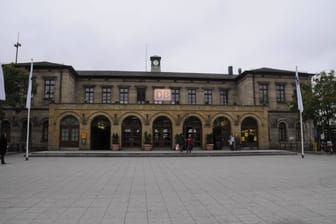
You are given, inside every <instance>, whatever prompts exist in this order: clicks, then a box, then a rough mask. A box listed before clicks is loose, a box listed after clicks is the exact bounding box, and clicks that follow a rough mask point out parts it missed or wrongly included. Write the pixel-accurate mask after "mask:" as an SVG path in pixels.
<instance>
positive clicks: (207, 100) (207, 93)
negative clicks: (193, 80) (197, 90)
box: [204, 89, 212, 104]
mask: <svg viewBox="0 0 336 224" xmlns="http://www.w3.org/2000/svg"><path fill="white" fill-rule="evenodd" d="M204 104H212V89H205V90H204Z"/></svg>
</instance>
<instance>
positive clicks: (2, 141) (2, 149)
mask: <svg viewBox="0 0 336 224" xmlns="http://www.w3.org/2000/svg"><path fill="white" fill-rule="evenodd" d="M6 152H7V137H6V134H5V133H4V134H2V136H1V138H0V155H1V164H6V163H5V154H6Z"/></svg>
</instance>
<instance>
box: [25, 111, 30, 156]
mask: <svg viewBox="0 0 336 224" xmlns="http://www.w3.org/2000/svg"><path fill="white" fill-rule="evenodd" d="M29 121H30V107H29V108H28V118H27V141H26V160H28V159H29V150H28V147H29V125H30V122H29Z"/></svg>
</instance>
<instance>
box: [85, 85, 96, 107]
mask: <svg viewBox="0 0 336 224" xmlns="http://www.w3.org/2000/svg"><path fill="white" fill-rule="evenodd" d="M93 94H94V92H93V87H86V88H85V103H93Z"/></svg>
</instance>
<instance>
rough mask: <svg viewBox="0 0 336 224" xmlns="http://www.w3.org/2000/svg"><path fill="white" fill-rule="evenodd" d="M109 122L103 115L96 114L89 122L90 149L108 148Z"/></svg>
mask: <svg viewBox="0 0 336 224" xmlns="http://www.w3.org/2000/svg"><path fill="white" fill-rule="evenodd" d="M110 136H111V124H110V121H109V120H108V119H107V117H105V116H97V117H95V118H94V119H93V120H92V122H91V150H109V149H110V139H111V137H110Z"/></svg>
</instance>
